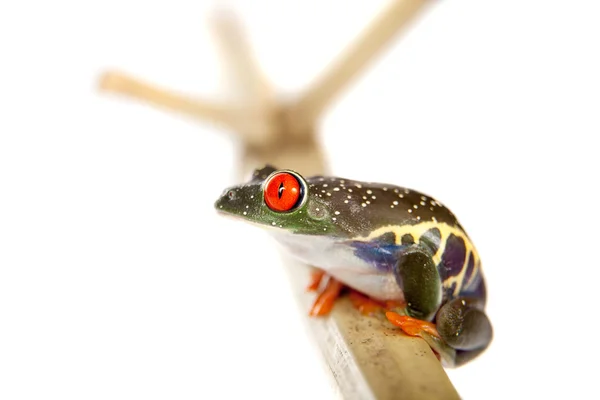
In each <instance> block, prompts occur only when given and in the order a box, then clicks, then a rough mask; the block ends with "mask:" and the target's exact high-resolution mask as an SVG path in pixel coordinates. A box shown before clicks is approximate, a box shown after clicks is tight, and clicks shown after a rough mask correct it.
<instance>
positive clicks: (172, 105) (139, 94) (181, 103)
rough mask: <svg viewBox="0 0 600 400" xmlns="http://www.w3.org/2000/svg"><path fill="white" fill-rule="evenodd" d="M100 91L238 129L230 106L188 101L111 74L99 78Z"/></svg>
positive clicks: (145, 84)
mask: <svg viewBox="0 0 600 400" xmlns="http://www.w3.org/2000/svg"><path fill="white" fill-rule="evenodd" d="M99 87H100V89H101V90H104V91H108V92H113V93H119V94H124V95H127V96H129V97H132V98H134V99H137V100H143V101H145V102H146V103H149V104H151V105H154V106H159V107H163V108H166V109H168V110H170V111H176V112H179V113H183V114H187V115H189V116H193V117H195V118H199V119H202V120H204V121H208V122H215V123H218V124H222V125H225V126H227V127H229V128H232V129H235V128H236V125H235V123H234V122H233V120H234V119H235V116H234V115H233V112H232V111H231V109H230V108H229V107H227V106H224V105H217V104H215V103H212V102H208V101H203V100H198V99H190V98H186V97H184V96H182V95H180V94H176V93H173V92H171V91H167V90H164V89H160V88H158V87H156V86H154V85H151V84H148V83H145V82H142V81H140V80H139V79H137V78H134V77H131V76H128V75H125V74H122V73H120V72H115V71H109V72H106V73H104V74H103V75H102V77H101V78H100V83H99Z"/></svg>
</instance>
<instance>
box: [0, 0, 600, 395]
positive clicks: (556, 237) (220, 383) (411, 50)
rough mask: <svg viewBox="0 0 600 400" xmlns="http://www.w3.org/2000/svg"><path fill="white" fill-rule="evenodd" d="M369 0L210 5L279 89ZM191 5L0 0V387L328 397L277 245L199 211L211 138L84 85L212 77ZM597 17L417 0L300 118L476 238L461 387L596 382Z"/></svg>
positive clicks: (209, 194)
mask: <svg viewBox="0 0 600 400" xmlns="http://www.w3.org/2000/svg"><path fill="white" fill-rule="evenodd" d="M366 3H368V5H367V4H366ZM385 4H386V2H385V1H370V2H347V1H341V0H339V1H338V0H336V1H331V0H330V1H327V2H323V1H321V0H319V1H312V0H311V1H307V0H304V1H288V0H286V1H258V0H253V1H245V2H243V1H239V2H237V3H234V7H235V8H236V9H237V10H238V11H239V13H240V15H242V17H243V19H244V21H245V23H246V26H247V29H248V31H249V33H250V37H251V41H252V42H253V44H254V47H255V49H256V52H257V56H258V57H259V59H260V60H261V63H262V66H263V68H264V70H265V72H266V73H267V74H268V76H270V77H271V79H272V80H273V81H274V82H275V83H276V85H277V88H278V89H279V90H280V91H281V93H282V95H288V94H293V93H296V92H297V91H298V90H300V89H301V88H303V87H305V86H306V85H307V84H308V83H309V82H310V80H311V79H312V78H313V77H314V76H315V75H316V74H317V73H318V72H319V71H320V70H322V68H323V67H324V66H325V65H326V63H327V62H328V61H330V60H331V59H332V58H333V56H334V55H335V54H337V53H338V52H339V51H340V49H341V48H342V47H343V46H344V45H345V44H346V43H348V42H349V40H350V39H351V38H352V37H354V35H356V34H357V33H358V32H359V30H360V29H361V28H362V27H363V26H365V25H366V24H367V22H368V21H369V20H370V19H371V18H372V17H373V16H374V15H375V13H376V12H378V11H379V10H381V9H382V8H383V7H384V6H385ZM212 5H213V3H210V2H203V1H200V0H195V1H168V2H167V1H164V2H160V3H159V2H155V4H153V5H150V4H149V2H144V1H112V0H110V1H109V0H104V1H98V2H75V1H70V2H69V1H59V0H54V1H37V2H35V1H30V2H24V1H23V2H3V3H2V5H1V6H0V51H1V53H0V110H1V111H0V398H2V399H7V400H8V399H21V398H24V399H25V398H26V399H46V398H57V399H58V398H60V399H107V398H110V399H142V398H143V399H192V398H194V399H197V398H236V397H237V398H246V397H250V396H256V397H258V398H265V399H269V398H273V399H275V398H277V399H280V398H286V399H294V398H297V399H305V398H314V399H321V398H323V399H327V398H331V397H332V393H331V390H330V388H329V386H328V385H329V381H328V378H327V375H326V373H325V370H324V369H323V367H322V366H321V364H320V363H319V353H318V352H317V351H315V350H314V349H313V347H312V345H311V342H310V341H308V339H307V334H306V331H305V328H304V325H303V323H302V318H304V314H305V310H302V309H300V308H299V307H298V305H297V303H295V301H294V299H293V298H292V296H291V295H290V288H289V283H288V281H287V280H286V279H287V275H286V274H285V272H284V271H283V270H282V268H281V266H280V265H278V262H279V258H278V253H277V251H276V249H275V248H273V247H272V246H271V244H270V243H269V242H265V241H264V237H263V236H257V235H256V232H257V231H256V229H255V228H252V227H246V226H244V225H243V224H238V223H235V222H233V221H229V220H224V219H221V218H219V217H217V216H216V215H215V213H214V212H213V208H212V207H213V202H214V200H215V198H216V197H217V196H218V195H219V194H220V193H221V191H222V190H223V189H224V188H225V187H226V186H228V185H230V184H233V183H234V182H235V173H236V171H235V169H234V165H235V158H236V155H237V153H236V148H235V146H234V144H233V141H232V138H231V136H229V135H227V132H222V131H219V130H216V129H214V128H212V127H210V126H207V125H203V124H198V123H196V121H192V120H190V119H187V118H182V117H179V116H176V115H172V114H169V113H166V112H162V111H158V110H155V109H152V108H150V107H146V106H144V105H140V104H139V103H132V102H129V101H128V100H125V99H121V98H118V97H115V96H109V95H100V94H98V93H97V91H96V87H95V86H96V81H97V78H98V76H99V74H100V73H101V72H102V71H103V70H104V69H105V68H108V67H117V68H119V69H122V70H124V71H128V72H131V73H134V74H135V75H136V76H138V77H140V78H144V79H147V80H151V81H154V82H156V83H159V84H161V85H164V86H167V87H171V88H174V89H178V90H180V91H182V92H185V93H188V94H195V95H199V96H204V97H211V96H213V95H217V94H219V93H221V89H222V87H223V83H224V82H223V75H222V74H221V73H220V70H221V66H220V65H219V64H218V62H217V55H218V54H217V53H216V52H215V47H214V44H213V41H212V39H213V38H212V36H211V35H210V33H209V30H208V29H207V27H206V22H207V19H208V18H209V17H210V10H211V9H212ZM599 16H600V5H598V3H597V2H591V1H584V0H580V1H575V0H574V1H569V2H567V1H548V0H546V1H542V0H537V1H536V0H530V1H522V0H519V1H517V0H513V1H510V0H506V1H500V0H497V1H482V0H463V1H440V2H435V4H433V6H432V7H431V8H430V9H429V11H428V12H426V13H425V14H424V15H423V18H421V19H420V20H419V21H418V23H416V24H414V25H413V29H411V30H410V31H409V32H408V34H406V35H403V36H402V38H401V39H400V38H399V39H400V40H396V41H395V42H394V43H393V45H392V46H390V47H389V48H388V49H387V51H386V52H385V54H383V55H382V57H379V58H378V59H377V62H376V63H375V64H373V65H372V67H371V68H370V69H369V70H368V71H367V73H366V74H364V75H362V76H361V77H360V79H358V80H357V81H356V82H355V84H354V85H353V86H352V87H351V88H350V89H349V90H347V91H346V92H345V93H344V95H343V97H342V98H340V101H339V102H337V103H336V104H335V106H334V107H332V108H331V109H330V112H329V113H328V114H327V116H326V118H325V119H324V120H323V121H322V124H321V134H322V136H321V137H322V139H323V143H324V145H325V146H326V148H327V150H328V152H329V156H330V159H331V161H332V169H333V171H334V172H335V173H336V174H337V175H342V176H345V177H350V178H356V179H364V180H376V181H383V182H391V183H397V184H400V185H405V186H408V187H412V188H415V189H419V190H422V191H424V192H426V193H429V194H432V195H434V196H435V197H437V198H438V199H440V200H441V201H443V202H444V203H446V204H447V205H448V206H450V208H452V209H453V211H454V212H455V213H456V214H457V215H458V216H459V218H460V220H461V222H462V223H463V225H464V226H465V227H466V228H467V231H468V232H469V234H470V235H471V237H472V239H473V240H474V241H475V243H476V244H477V246H478V249H479V252H480V254H481V256H482V258H483V260H484V268H485V272H486V277H487V279H488V283H489V308H488V309H489V315H490V318H491V320H492V322H493V324H494V327H495V339H494V342H493V345H492V347H491V348H490V349H489V350H488V351H487V352H486V353H485V354H484V355H483V356H482V357H480V358H479V359H478V360H477V361H474V362H473V363H472V364H469V365H467V366H465V367H463V368H460V369H458V370H455V371H449V374H450V377H451V379H452V380H453V382H454V384H455V386H456V387H457V389H458V390H459V392H460V393H461V394H462V395H463V396H464V398H466V399H483V398H485V399H490V398H499V399H506V398H526V397H532V396H535V397H536V398H547V397H548V396H550V395H555V396H558V397H561V398H567V397H569V398H570V397H578V398H598V396H599V393H600V391H599V389H598V384H597V371H598V366H597V362H598V356H599V355H600V352H599V350H598V345H597V341H598V339H597V335H598V328H599V323H598V316H597V306H598V302H597V295H596V293H597V290H598V278H599V277H600V275H599V273H598V270H599V269H600V263H599V260H598V256H597V252H598V246H599V243H598V237H599V236H598V235H599V223H600V218H599V216H598V200H599V199H598V194H599V193H598V173H599V172H600V161H599V159H598V149H599V146H598V143H597V137H598V134H599V133H600V113H599V111H598V110H599V106H600V94H599V93H600V76H599V75H600V72H599V71H600V61H599V59H598V55H599V52H598V50H599V49H600V24H598V17H599ZM594 371H596V372H595V373H594Z"/></svg>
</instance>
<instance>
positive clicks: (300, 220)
mask: <svg viewBox="0 0 600 400" xmlns="http://www.w3.org/2000/svg"><path fill="white" fill-rule="evenodd" d="M215 208H216V209H217V211H219V212H220V213H222V214H225V215H227V216H231V217H234V218H237V219H242V220H244V221H246V222H251V223H254V224H258V225H261V226H263V227H269V228H273V229H276V230H283V231H287V232H291V233H297V234H307V235H332V234H336V233H339V232H337V231H338V230H339V226H337V225H335V224H333V223H332V221H335V215H330V214H332V213H333V211H330V210H329V209H330V207H328V204H326V202H324V201H323V199H321V198H320V197H318V196H310V193H309V185H308V184H307V182H306V180H305V179H304V178H303V177H302V176H301V175H300V174H298V173H297V172H295V171H291V170H285V169H284V170H277V169H275V168H274V167H272V166H270V165H267V166H266V167H265V168H263V169H259V170H256V171H254V174H253V177H252V179H251V180H250V181H249V182H246V183H244V184H241V185H237V186H233V187H230V188H228V189H226V190H225V191H224V192H223V194H222V195H221V197H220V198H219V199H218V200H217V201H216V203H215ZM332 217H333V220H332Z"/></svg>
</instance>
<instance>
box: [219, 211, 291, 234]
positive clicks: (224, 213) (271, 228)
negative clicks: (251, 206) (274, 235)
mask: <svg viewBox="0 0 600 400" xmlns="http://www.w3.org/2000/svg"><path fill="white" fill-rule="evenodd" d="M217 215H219V216H221V217H225V218H227V219H229V220H232V221H237V222H243V223H244V224H245V225H252V226H255V227H257V228H260V229H262V230H268V231H281V228H282V226H281V225H272V224H267V223H266V222H264V223H263V222H256V221H253V220H251V219H248V218H245V217H244V216H243V215H239V214H237V213H234V212H230V211H227V210H223V209H219V208H217Z"/></svg>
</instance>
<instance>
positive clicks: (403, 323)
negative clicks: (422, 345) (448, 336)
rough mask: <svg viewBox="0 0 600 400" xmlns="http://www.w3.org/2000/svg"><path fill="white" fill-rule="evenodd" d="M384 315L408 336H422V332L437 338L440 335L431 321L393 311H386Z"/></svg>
mask: <svg viewBox="0 0 600 400" xmlns="http://www.w3.org/2000/svg"><path fill="white" fill-rule="evenodd" d="M385 316H386V317H387V319H388V321H390V322H391V323H392V324H393V325H395V326H397V327H399V328H400V329H402V331H403V332H404V333H406V334H407V335H409V336H421V337H422V333H423V332H425V333H428V334H430V335H432V336H435V337H438V338H439V337H440V334H439V333H438V331H437V329H436V328H435V325H434V324H433V323H431V322H428V321H423V320H420V319H416V318H413V317H409V316H407V315H400V314H398V313H395V312H393V311H388V312H386V313H385Z"/></svg>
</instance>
